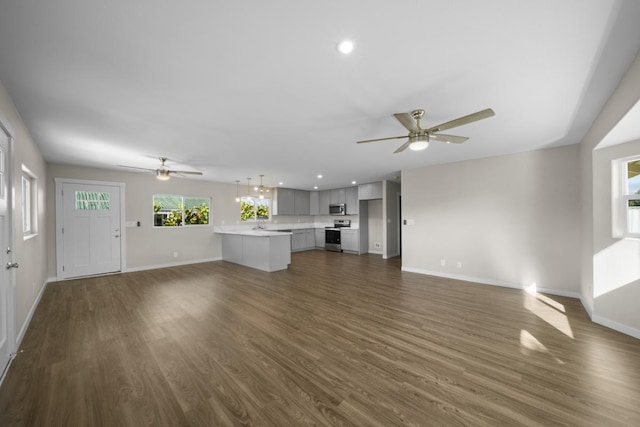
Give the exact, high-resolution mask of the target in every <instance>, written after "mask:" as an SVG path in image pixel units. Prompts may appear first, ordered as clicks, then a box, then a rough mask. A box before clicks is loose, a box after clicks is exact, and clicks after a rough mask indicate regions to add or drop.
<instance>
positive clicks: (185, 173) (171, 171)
mask: <svg viewBox="0 0 640 427" xmlns="http://www.w3.org/2000/svg"><path fill="white" fill-rule="evenodd" d="M169 173H177V174H180V175H202V172H192V171H174V170H170V171H169Z"/></svg>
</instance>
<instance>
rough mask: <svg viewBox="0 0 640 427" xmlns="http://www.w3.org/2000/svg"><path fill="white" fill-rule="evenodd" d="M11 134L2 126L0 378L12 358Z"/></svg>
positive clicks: (0, 171)
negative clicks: (9, 264)
mask: <svg viewBox="0 0 640 427" xmlns="http://www.w3.org/2000/svg"><path fill="white" fill-rule="evenodd" d="M10 176H11V175H10V163H9V135H7V133H6V132H5V131H4V129H3V128H2V127H0V378H2V376H3V375H4V371H5V369H6V367H7V365H8V364H9V360H10V359H11V351H12V344H11V341H12V334H11V328H12V322H11V316H12V313H13V308H12V307H13V303H12V302H11V278H12V276H11V272H10V270H11V268H10V267H9V266H8V265H7V263H12V262H13V261H12V260H13V257H12V256H11V249H10V248H9V245H10V243H11V238H10V234H9V233H10V228H9V227H10V226H11V221H10V216H9V213H10V212H9V208H10V206H9V200H8V199H9V182H8V181H9V178H10Z"/></svg>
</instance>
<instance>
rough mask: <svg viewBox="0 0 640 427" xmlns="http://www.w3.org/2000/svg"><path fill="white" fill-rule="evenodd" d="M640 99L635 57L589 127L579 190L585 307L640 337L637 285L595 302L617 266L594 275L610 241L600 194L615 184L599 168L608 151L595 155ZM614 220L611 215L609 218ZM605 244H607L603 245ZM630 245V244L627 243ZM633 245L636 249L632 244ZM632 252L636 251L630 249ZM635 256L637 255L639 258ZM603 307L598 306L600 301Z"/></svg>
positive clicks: (598, 317) (605, 267) (596, 318)
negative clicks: (608, 272) (603, 140)
mask: <svg viewBox="0 0 640 427" xmlns="http://www.w3.org/2000/svg"><path fill="white" fill-rule="evenodd" d="M639 99H640V55H638V56H636V58H635V61H634V62H633V63H632V64H631V66H630V67H629V69H628V70H627V72H626V73H625V75H624V77H623V78H622V80H620V83H619V84H618V86H617V87H616V89H615V90H614V92H613V93H612V94H611V97H610V98H609V100H608V101H607V103H606V104H605V106H604V107H603V108H602V111H601V112H600V114H599V115H598V117H597V118H596V120H594V122H593V124H592V125H591V128H590V129H589V131H588V132H587V134H586V135H585V137H584V138H583V139H582V142H581V143H580V175H581V176H580V185H581V189H582V191H581V196H582V200H581V209H582V217H581V233H582V241H583V245H582V251H581V263H580V264H581V283H580V291H581V298H582V303H583V305H584V306H585V308H586V309H587V311H588V312H589V315H590V316H591V318H592V320H593V321H594V322H597V323H601V324H603V325H605V326H608V327H611V328H614V329H616V330H618V331H621V332H624V333H627V334H629V335H632V336H635V337H637V338H640V311H638V300H637V298H636V299H628V298H627V297H628V295H626V292H631V293H632V294H633V295H636V293H635V291H633V289H634V285H633V284H631V287H629V288H627V289H626V290H625V291H624V292H625V295H618V296H616V295H613V294H611V295H609V296H607V297H604V298H600V297H599V298H596V297H595V296H596V295H602V293H601V290H602V288H607V287H609V284H608V283H607V282H608V278H607V273H606V271H607V270H609V271H612V270H613V269H615V268H616V266H615V263H600V264H599V266H598V268H597V270H598V271H597V274H596V261H595V260H596V258H597V257H599V255H598V254H599V253H600V251H601V250H602V247H601V246H602V242H603V241H606V237H603V236H609V238H610V236H611V221H610V219H609V220H607V219H606V216H603V215H602V214H601V209H602V206H601V204H602V203H606V205H605V206H606V209H610V208H611V200H610V199H609V200H608V201H607V200H605V198H606V197H604V198H603V196H602V194H603V192H602V191H601V190H598V188H600V186H601V185H603V183H604V185H609V186H610V185H611V174H610V172H608V170H609V171H610V169H607V168H606V167H599V166H598V164H599V163H600V161H601V160H602V159H601V158H600V156H607V154H606V153H607V152H610V153H613V152H615V150H617V149H616V148H614V149H613V151H610V150H609V149H602V151H603V154H595V153H596V151H600V150H596V151H594V150H595V149H596V148H597V146H598V144H599V143H600V141H602V139H603V138H604V137H605V136H606V135H607V134H608V133H609V132H610V131H611V130H612V129H613V128H614V127H615V126H616V125H617V124H618V122H619V121H620V120H621V119H622V117H624V116H625V114H626V113H627V112H628V111H629V110H630V109H631V108H632V107H633V106H634V105H635V104H636V102H637V101H638V100H639ZM622 149H623V150H624V151H625V152H626V153H629V154H627V155H632V154H640V151H635V153H633V150H632V151H627V150H626V149H625V148H622ZM609 218H610V214H609ZM603 239H604V240H603ZM627 240H628V239H627ZM631 246H633V245H631ZM627 249H628V250H627V251H625V252H628V251H633V250H634V249H633V248H627ZM634 256H636V257H637V252H635V255H634ZM597 299H599V302H598V303H597V304H596V302H597V301H596V300H597Z"/></svg>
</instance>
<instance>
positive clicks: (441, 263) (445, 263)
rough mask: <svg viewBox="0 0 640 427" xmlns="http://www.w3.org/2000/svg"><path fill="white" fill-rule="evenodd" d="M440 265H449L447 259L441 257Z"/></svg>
mask: <svg viewBox="0 0 640 427" xmlns="http://www.w3.org/2000/svg"><path fill="white" fill-rule="evenodd" d="M440 265H441V266H442V267H446V265H447V261H446V260H444V259H441V260H440Z"/></svg>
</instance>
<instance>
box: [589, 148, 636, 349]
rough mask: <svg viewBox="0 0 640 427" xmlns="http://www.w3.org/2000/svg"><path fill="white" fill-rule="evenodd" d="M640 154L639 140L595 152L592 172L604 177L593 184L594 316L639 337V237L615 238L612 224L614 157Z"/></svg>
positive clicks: (600, 321)
mask: <svg viewBox="0 0 640 427" xmlns="http://www.w3.org/2000/svg"><path fill="white" fill-rule="evenodd" d="M638 155H640V141H635V142H631V143H627V144H621V145H616V146H613V147H609V148H604V149H599V150H595V151H594V152H593V175H594V176H595V177H600V178H601V179H598V180H597V181H594V186H593V202H594V203H593V217H594V224H596V226H595V227H594V230H593V278H594V279H593V304H594V305H593V307H594V314H595V319H594V320H596V321H599V323H604V324H608V323H615V324H617V325H620V326H619V327H617V328H616V329H620V328H621V327H622V328H629V329H630V330H628V331H627V332H628V333H630V334H632V335H637V336H638V337H640V314H639V312H640V311H639V309H638V303H639V302H640V257H639V256H638V254H640V239H621V238H618V237H615V238H614V237H612V234H613V233H612V227H611V224H612V222H613V218H612V216H613V215H612V197H613V194H612V191H614V190H613V188H612V185H611V183H612V174H613V172H612V160H617V159H623V158H625V157H629V156H638ZM622 325H624V326H622ZM631 331H636V333H633V332H631Z"/></svg>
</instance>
